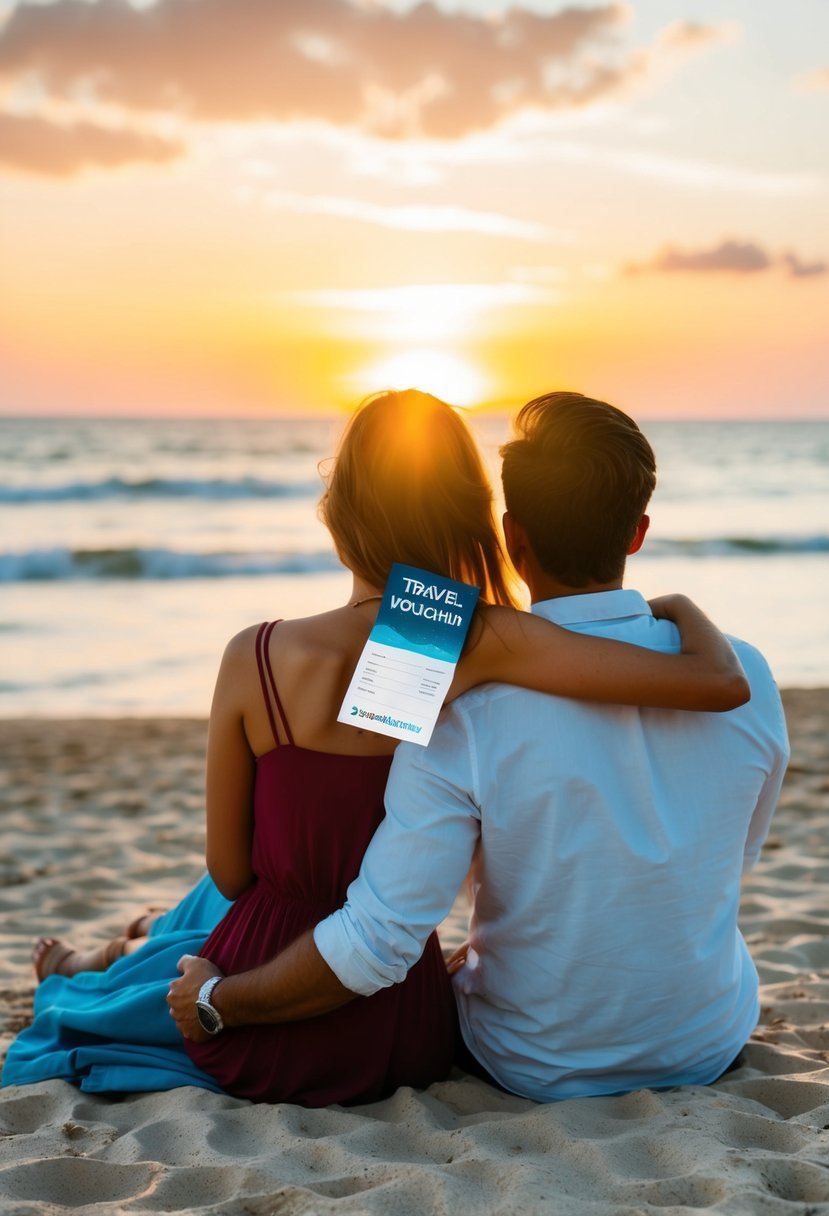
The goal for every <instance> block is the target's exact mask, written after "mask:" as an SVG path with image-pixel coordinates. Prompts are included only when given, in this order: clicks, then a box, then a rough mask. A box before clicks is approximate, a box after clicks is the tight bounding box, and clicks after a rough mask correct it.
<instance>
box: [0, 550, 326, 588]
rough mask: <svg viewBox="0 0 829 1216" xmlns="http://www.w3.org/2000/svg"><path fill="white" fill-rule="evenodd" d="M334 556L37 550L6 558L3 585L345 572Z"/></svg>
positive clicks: (0, 558) (0, 569) (0, 570)
mask: <svg viewBox="0 0 829 1216" xmlns="http://www.w3.org/2000/svg"><path fill="white" fill-rule="evenodd" d="M340 569H341V566H340V563H339V562H338V561H337V558H336V557H335V555H334V554H333V553H326V552H320V553H292V554H268V553H183V552H177V551H176V550H173V549H160V548H159V549H141V548H130V547H127V548H114V549H34V550H32V551H30V552H28V553H3V554H0V583H19V582H64V581H66V582H70V581H76V580H80V579H84V580H90V579H165V580H174V579H191V578H239V577H242V578H245V577H247V578H251V577H259V576H262V575H269V574H326V573H330V572H331V571H336V570H340Z"/></svg>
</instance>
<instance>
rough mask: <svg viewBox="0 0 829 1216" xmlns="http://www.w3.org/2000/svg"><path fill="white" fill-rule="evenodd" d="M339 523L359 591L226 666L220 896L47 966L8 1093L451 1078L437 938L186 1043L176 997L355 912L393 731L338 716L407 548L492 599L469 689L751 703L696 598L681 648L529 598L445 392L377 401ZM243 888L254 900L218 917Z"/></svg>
mask: <svg viewBox="0 0 829 1216" xmlns="http://www.w3.org/2000/svg"><path fill="white" fill-rule="evenodd" d="M322 515H323V519H324V521H325V522H326V524H327V525H328V527H329V530H330V531H331V534H332V537H333V540H334V543H335V546H336V548H337V551H338V554H339V556H340V558H341V559H342V561H343V562H344V564H345V565H346V566H347V567H348V568H349V569H350V570H351V572H352V575H353V585H352V592H351V595H350V597H349V599H348V602H347V603H346V604H345V605H343V606H342V607H340V608H336V609H334V610H333V611H330V612H325V613H322V614H321V615H319V616H312V617H308V618H305V619H303V620H298V621H290V622H283V623H280V624H278V625H276V626H275V627H274V625H273V624H271V625H268V626H260V627H258V628H256V627H254V628H252V629H249V630H246V631H244V632H243V633H241V634H239V635H238V636H237V637H236V638H234V639H233V640H232V642H231V643H230V645H229V646H228V648H227V651H226V653H225V656H224V660H223V662H222V667H221V670H220V673H219V677H218V681H217V686H216V693H215V697H214V702H213V707H212V710H211V717H210V732H209V739H208V768H207V863H208V869H209V871H210V874H211V876H212V880H213V881H214V882H215V887H214V886H213V885H212V884H211V883H210V882H203V883H201V884H199V886H198V887H197V888H196V890H195V892H194V893H191V895H190V896H188V898H187V899H186V900H185V901H184V902H183V904H182V905H180V906H179V908H178V909H176V910H175V911H174V913H172V914H170V915H169V916H168V917H166V918H164V919H163V921H162V922H160V923H159V924H158V925H157V926H156V927H155V932H154V933H153V935H152V936H151V938H150V939H149V941H148V943H147V945H146V946H145V947H143V948H142V949H141V950H140V951H138V952H136V953H135V954H132V955H130V956H128V957H124V958H121V959H120V960H118V961H117V962H115V963H114V965H113V966H111V967H110V968H109V969H108V970H106V971H103V972H101V973H92V972H84V973H82V974H79V975H77V976H75V977H74V978H67V977H64V976H61V975H60V974H53V975H51V976H50V977H49V978H47V979H45V980H44V983H43V984H42V986H41V988H40V990H39V991H38V994H37V1000H36V1010H35V1013H36V1016H35V1021H34V1024H33V1026H32V1027H31V1028H30V1029H29V1030H27V1031H24V1032H23V1034H21V1035H20V1036H19V1038H18V1040H17V1041H16V1042H15V1043H14V1044H13V1045H12V1048H11V1049H10V1052H9V1057H8V1060H7V1064H6V1070H5V1073H4V1083H5V1084H9V1083H16V1082H20V1081H33V1080H40V1079H43V1078H44V1077H47V1076H61V1077H65V1078H67V1079H71V1080H75V1081H79V1082H80V1083H81V1086H82V1088H84V1089H87V1090H93V1091H96V1090H98V1091H100V1090H136V1089H157V1088H170V1087H171V1086H173V1085H179V1084H197V1085H203V1086H206V1087H208V1088H214V1089H226V1090H228V1091H229V1092H232V1093H234V1094H237V1095H239V1096H245V1097H252V1098H256V1099H266V1100H271V1101H275V1100H283V1101H294V1102H300V1103H304V1104H306V1105H324V1104H327V1103H330V1102H355V1101H369V1100H372V1099H374V1098H377V1097H380V1096H382V1095H383V1094H385V1093H388V1092H390V1091H391V1090H393V1089H394V1088H395V1087H396V1086H398V1085H400V1084H404V1083H406V1084H414V1085H419V1086H420V1085H426V1084H428V1083H429V1082H430V1081H432V1080H436V1079H438V1078H439V1077H441V1076H445V1075H446V1073H447V1072H448V1069H449V1067H450V1065H451V1062H452V1054H453V1037H454V1005H453V999H452V995H451V990H450V988H449V984H448V980H447V976H446V971H445V967H444V965H443V961H442V957H441V954H440V948H439V945H438V942H437V938H436V937H435V936H434V935H433V937H432V938H431V939H430V941H429V943H428V944H427V947H426V950H425V951H424V954H423V957H422V958H421V960H420V961H419V963H418V964H417V965H416V966H415V967H414V968H413V969H412V971H411V972H410V974H409V976H408V978H407V980H406V981H405V982H404V983H403V984H400V985H397V986H396V987H395V988H392V989H386V990H384V991H382V992H380V993H377V994H376V995H375V996H373V997H370V998H365V999H359V1000H356V1001H353V1002H351V1003H350V1004H348V1005H346V1006H343V1007H342V1008H341V1009H338V1010H336V1011H334V1012H333V1013H331V1014H328V1015H325V1016H323V1017H320V1018H314V1019H309V1020H308V1021H307V1022H301V1023H296V1024H293V1025H290V1026H280V1027H278V1028H277V1027H256V1028H252V1027H246V1028H244V1030H240V1031H238V1032H226V1033H224V1034H222V1035H220V1036H218V1037H217V1038H216V1039H214V1040H212V1041H211V1042H210V1043H209V1044H207V1045H204V1046H197V1045H193V1044H187V1052H185V1045H184V1044H183V1043H182V1041H181V1039H180V1038H179V1037H178V1034H177V1032H176V1031H175V1029H174V1027H173V1026H172V1024H171V1021H170V1019H169V1018H168V1017H167V1012H166V1005H165V1004H164V997H165V995H166V991H167V986H168V984H169V982H170V980H171V979H173V978H174V977H175V974H176V969H175V967H176V962H177V960H178V957H179V956H180V955H181V954H182V953H198V952H202V953H204V955H205V956H206V957H208V958H210V959H211V960H212V961H213V962H215V963H216V965H217V966H219V967H220V968H221V970H222V971H223V972H225V973H230V972H234V971H241V970H246V969H248V968H250V967H253V966H256V965H257V964H259V963H261V962H263V961H265V960H266V959H267V958H269V957H271V956H272V955H273V954H275V953H276V952H277V951H278V950H280V949H282V948H284V946H286V945H288V944H289V943H290V942H291V941H292V940H293V939H294V938H296V937H297V936H299V935H300V934H301V933H302V932H303V931H304V930H305V929H307V928H309V927H310V926H311V925H313V924H315V923H316V922H317V921H318V920H319V919H321V918H322V917H323V916H325V915H326V914H327V913H328V912H330V911H332V910H333V909H334V908H336V907H338V906H339V905H340V904H341V902H342V900H343V897H344V895H345V890H346V888H347V886H348V883H349V882H350V880H351V879H352V878H353V877H354V876H355V874H356V872H357V869H358V868H359V864H360V859H361V857H362V854H363V851H364V849H365V847H366V846H367V844H368V841H369V840H370V838H371V836H372V834H373V831H374V829H375V827H376V826H377V824H378V823H379V821H380V818H381V817H382V813H383V801H382V800H383V789H384V786H385V780H386V775H387V773H388V768H389V764H390V762H391V755H392V752H393V749H394V746H395V743H394V741H393V740H391V739H389V738H387V737H385V736H382V735H376V734H373V733H369V732H364V731H361V730H359V729H355V728H354V727H351V726H347V725H343V724H340V723H338V722H337V721H336V714H337V710H338V708H339V705H340V703H341V700H342V697H343V694H344V691H345V688H346V686H347V684H348V681H349V679H350V676H351V674H352V671H353V669H354V666H355V664H356V662H357V659H358V657H359V655H360V653H361V651H362V647H363V645H364V642H365V639H366V637H367V634H368V632H369V630H370V628H371V623H372V620H373V616H374V613H375V612H376V608H377V603H378V601H379V599H380V597H381V595H382V588H383V584H384V582H385V580H386V577H387V575H388V572H389V569H390V566H391V564H392V562H393V561H401V562H404V563H406V564H408V565H412V566H418V567H421V568H423V569H426V570H430V571H433V572H436V573H439V574H443V575H447V576H449V577H453V578H456V579H461V580H463V581H466V582H470V583H474V584H475V585H478V586H480V587H481V588H482V594H483V597H484V598H485V599H486V600H488V601H489V604H488V605H487V606H484V607H482V608H481V609H480V610H479V612H478V614H477V619H476V622H475V624H474V627H473V631H472V637H471V639H470V641H469V644H468V645H467V649H466V651H465V653H464V655H463V657H462V659H461V662H460V664H459V666H458V671H457V676H456V680H455V682H454V684H453V688H452V695H457V694H458V693H459V692H462V691H464V690H465V689H467V688H469V687H471V686H473V685H475V684H478V683H481V682H483V681H486V680H493V679H494V680H502V681H506V682H511V683H518V684H522V685H525V686H527V687H530V688H536V689H540V690H542V691H548V692H555V693H559V694H564V695H568V696H583V697H589V698H590V699H592V700H604V701H609V700H612V701H618V702H626V703H634V704H647V705H657V706H665V707H674V708H676V707H679V708H706V709H718V708H719V709H722V708H731V707H733V706H734V705H736V704H738V703H740V702H741V701H742V700H744V699H745V695H746V687H745V681H744V680H743V679H742V676H741V673H740V671H739V666H738V665H737V663H736V660H735V659H734V658H733V655H732V653H731V651H730V648H729V647H728V644H727V643H726V642H725V640H724V639H723V638H722V637H721V635H719V634H718V633H717V632H716V631H715V630H713V627H712V626H710V624H709V623H708V622H707V621H706V620H705V618H704V617H702V616H701V614H699V613H698V612H697V611H696V610H694V609H693V608H690V607H688V606H682V605H680V612H681V616H682V627H683V641H684V651H685V653H683V654H682V655H680V656H665V655H659V654H656V653H654V652H650V651H642V650H638V649H636V648H633V647H625V646H620V645H618V644H616V643H612V642H607V641H602V640H599V639H595V638H588V637H578V636H576V635H574V634H571V633H568V632H567V631H566V630H561V629H558V628H556V627H555V626H553V625H551V624H549V623H548V622H546V621H542V620H541V619H539V618H536V617H531V616H528V615H526V614H523V613H518V612H516V611H515V609H514V608H512V607H510V606H509V604H510V595H509V591H508V589H507V584H506V578H505V574H504V567H503V561H502V556H501V550H500V546H499V543H498V540H497V536H496V532H495V528H494V523H493V518H492V503H491V492H490V489H489V486H488V484H487V481H486V477H485V475H484V472H483V469H482V466H481V463H480V459H479V457H478V454H477V451H476V449H475V447H474V444H473V442H472V440H471V437H470V435H469V433H468V431H467V430H466V428H465V426H464V424H463V422H462V421H461V419H460V418H459V417H458V415H456V414H455V413H454V412H453V411H452V410H451V409H450V408H449V407H448V406H446V405H444V404H443V403H442V402H439V401H437V400H436V399H435V398H432V397H428V396H426V395H424V394H421V393H416V392H409V393H402V394H385V395H382V396H380V397H377V398H374V399H372V400H370V401H369V402H368V403H366V404H365V405H364V406H363V407H362V409H361V410H360V411H359V412H358V413H357V414H356V415H355V416H354V418H353V419H352V421H351V422H350V423H349V426H348V427H347V429H346V432H345V435H344V438H343V440H342V443H341V447H340V451H339V454H338V457H337V460H336V463H335V466H334V470H333V473H332V475H331V478H330V481H329V485H328V489H327V492H326V494H325V496H324V498H323V502H322ZM216 888H218V892H217V890H216ZM219 893H221V894H219ZM224 900H233V901H235V903H234V904H233V906H232V908H230V909H229V910H228V911H227V913H226V915H224V916H222V919H221V920H220V921H219V923H218V924H217V925H216V921H217V920H218V918H219V916H221V915H222V912H223V911H224V909H225V908H226V907H227V904H226V903H225V902H224ZM214 925H216V928H215V929H214V931H213V932H212V933H210V936H209V937H208V939H207V941H206V942H205V941H204V938H205V936H206V935H207V933H208V932H209V930H210V929H212V928H213V926H214ZM119 948H120V947H118V948H113V947H110V948H109V951H110V954H112V953H117V952H118V949H119ZM67 949H68V948H67V947H63V946H62V945H61V944H60V943H52V944H49V943H45V944H44V945H43V946H42V947H41V948H40V950H39V952H37V953H36V965H37V966H38V967H39V968H40V970H41V971H45V970H55V971H58V972H59V971H61V970H71V969H72V968H73V966H77V965H78V961H79V960H78V959H77V958H74V960H73V957H72V953H71V952H70V954H69V955H67V956H66V957H63V955H65V954H66V951H67ZM81 961H82V962H84V963H85V965H89V964H88V960H81ZM108 961H109V958H108V957H105V958H103V959H102V960H98V962H99V965H100V963H101V962H103V964H106V962H108ZM50 963H51V964H52V966H50ZM188 1053H189V1054H188Z"/></svg>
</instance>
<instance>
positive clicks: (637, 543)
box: [628, 515, 651, 554]
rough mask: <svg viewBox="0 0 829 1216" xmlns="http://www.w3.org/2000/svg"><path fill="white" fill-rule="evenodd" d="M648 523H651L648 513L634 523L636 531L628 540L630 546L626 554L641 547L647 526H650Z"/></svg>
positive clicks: (636, 551)
mask: <svg viewBox="0 0 829 1216" xmlns="http://www.w3.org/2000/svg"><path fill="white" fill-rule="evenodd" d="M650 523H651V517H650V515H643V516H642V518H641V519H640V520H639V523H638V524H637V525H636V531H635V532H634V534H633V540H632V541H631V542H630V548H629V549H628V554H630V553H638V552H639V550H640V549H641V548H642V544H643V542H644V540H645V536H646V534H647V531H648V528H649V527H650Z"/></svg>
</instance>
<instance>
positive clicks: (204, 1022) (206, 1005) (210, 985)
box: [196, 975, 225, 1034]
mask: <svg viewBox="0 0 829 1216" xmlns="http://www.w3.org/2000/svg"><path fill="white" fill-rule="evenodd" d="M224 978H225V977H224V976H223V975H212V976H211V977H210V979H209V980H205V981H204V983H203V984H202V986H201V988H200V989H199V995H198V996H197V997H196V1016H197V1017H198V1019H199V1022H200V1024H201V1026H202V1028H203V1029H204V1030H206V1031H207V1033H208V1034H218V1033H219V1031H220V1030H224V1025H225V1024H224V1022H223V1021H222V1015H221V1014H220V1013H219V1011H218V1009H217V1008H216V1006H215V1005H214V1004H213V1003H212V1001H211V1000H210V996H211V993H212V992H213V989H214V988H215V987H216V985H217V984H220V983H221V982H222V980H223V979H224Z"/></svg>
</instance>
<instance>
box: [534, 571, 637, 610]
mask: <svg viewBox="0 0 829 1216" xmlns="http://www.w3.org/2000/svg"><path fill="white" fill-rule="evenodd" d="M527 586H528V588H529V591H530V598H531V600H532V602H533V603H534V604H540V603H541V602H542V600H558V599H563V598H564V597H565V596H568V595H596V594H597V593H598V592H600V591H620V590H621V589H622V580H621V579H616V580H615V581H614V582H611V583H588V584H587V586H586V587H570V586H569V585H568V584H567V583H560V582H559V581H558V579H555V578H551V577H550V576H549V575H547V574H544V575H536V576H535V577H533V578H531V579H530V578H528V579H527Z"/></svg>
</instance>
